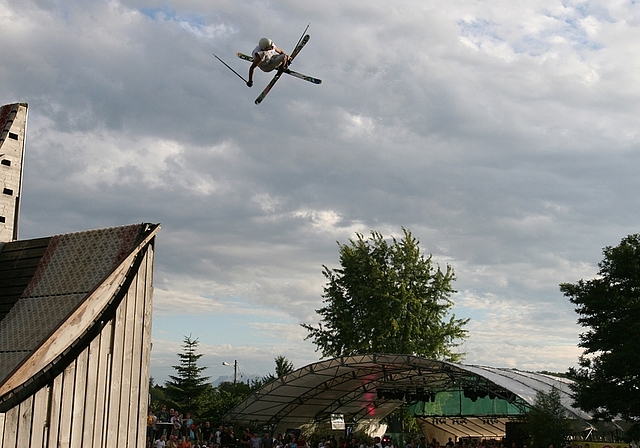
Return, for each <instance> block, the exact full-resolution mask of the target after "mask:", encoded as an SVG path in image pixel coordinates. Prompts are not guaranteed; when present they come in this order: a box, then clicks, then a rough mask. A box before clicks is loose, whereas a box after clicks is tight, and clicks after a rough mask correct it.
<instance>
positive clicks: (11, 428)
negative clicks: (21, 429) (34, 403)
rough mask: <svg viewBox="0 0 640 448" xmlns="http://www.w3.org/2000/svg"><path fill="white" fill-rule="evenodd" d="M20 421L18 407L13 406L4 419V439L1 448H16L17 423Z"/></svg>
mask: <svg viewBox="0 0 640 448" xmlns="http://www.w3.org/2000/svg"><path fill="white" fill-rule="evenodd" d="M19 420H20V406H14V407H12V408H11V409H9V410H8V411H7V413H6V414H5V417H4V438H3V439H2V448H18V443H17V442H18V421H19Z"/></svg>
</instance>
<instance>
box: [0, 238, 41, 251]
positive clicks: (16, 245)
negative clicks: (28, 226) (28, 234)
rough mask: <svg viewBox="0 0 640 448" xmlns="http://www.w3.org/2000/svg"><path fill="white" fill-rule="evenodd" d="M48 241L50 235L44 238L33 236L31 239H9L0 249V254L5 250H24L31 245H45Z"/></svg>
mask: <svg viewBox="0 0 640 448" xmlns="http://www.w3.org/2000/svg"><path fill="white" fill-rule="evenodd" d="M50 241H51V237H50V236H47V237H44V238H35V239H33V240H20V241H11V242H10V243H6V244H5V245H4V246H2V251H0V254H4V253H5V252H15V251H20V250H25V249H29V248H31V247H47V246H48V245H49V242H50Z"/></svg>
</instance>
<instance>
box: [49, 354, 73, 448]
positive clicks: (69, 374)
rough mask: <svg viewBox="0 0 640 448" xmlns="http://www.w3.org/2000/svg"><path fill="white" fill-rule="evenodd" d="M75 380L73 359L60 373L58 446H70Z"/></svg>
mask: <svg viewBox="0 0 640 448" xmlns="http://www.w3.org/2000/svg"><path fill="white" fill-rule="evenodd" d="M75 382H76V362H75V360H74V361H73V362H72V363H71V364H70V365H69V366H68V367H67V368H66V369H65V370H64V372H63V374H62V399H61V401H60V425H59V429H58V445H57V446H58V448H70V446H71V421H72V420H71V418H72V417H73V386H74V384H75ZM54 446H55V445H54Z"/></svg>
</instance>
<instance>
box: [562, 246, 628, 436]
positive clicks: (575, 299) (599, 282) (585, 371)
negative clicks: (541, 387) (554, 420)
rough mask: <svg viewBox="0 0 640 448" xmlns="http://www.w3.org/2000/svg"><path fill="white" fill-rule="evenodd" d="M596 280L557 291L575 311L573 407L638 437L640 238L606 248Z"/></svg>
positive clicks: (572, 371) (567, 284)
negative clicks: (621, 424)
mask: <svg viewBox="0 0 640 448" xmlns="http://www.w3.org/2000/svg"><path fill="white" fill-rule="evenodd" d="M603 254H604V258H603V260H602V261H601V262H600V263H599V264H598V266H599V268H600V269H599V271H598V277H597V278H594V279H592V280H586V281H585V280H580V281H578V283H575V284H571V283H563V284H561V285H560V290H561V291H562V292H563V293H564V295H565V296H566V297H568V298H569V300H570V301H571V303H574V304H575V305H576V313H578V315H579V318H578V323H579V324H580V325H582V326H583V327H585V328H586V329H587V330H586V331H585V332H584V333H582V334H581V335H580V342H579V344H578V345H579V346H580V347H582V348H583V349H584V351H583V353H582V355H581V356H580V359H579V361H578V362H579V367H578V368H577V369H570V370H569V375H570V377H571V378H572V379H573V380H574V381H575V384H574V386H573V387H572V389H573V392H574V394H575V404H576V405H577V406H578V407H580V408H581V409H584V410H585V411H588V412H591V413H593V415H594V416H595V417H597V418H603V419H607V420H611V419H612V418H615V417H622V418H623V419H626V420H628V421H630V422H632V423H633V425H632V427H631V429H630V431H629V434H628V435H629V437H631V438H633V439H634V440H637V437H640V375H638V372H640V351H638V349H637V346H636V343H637V341H638V340H639V339H640V325H639V322H640V234H634V235H629V236H627V237H625V238H623V239H622V241H621V242H620V244H619V245H618V246H616V247H611V246H608V247H605V248H604V250H603Z"/></svg>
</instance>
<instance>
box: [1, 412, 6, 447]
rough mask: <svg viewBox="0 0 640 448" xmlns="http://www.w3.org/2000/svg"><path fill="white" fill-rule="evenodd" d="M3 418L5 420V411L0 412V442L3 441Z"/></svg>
mask: <svg viewBox="0 0 640 448" xmlns="http://www.w3.org/2000/svg"><path fill="white" fill-rule="evenodd" d="M4 420H5V413H4V412H1V413H0V443H1V442H3V440H4ZM0 446H4V444H0Z"/></svg>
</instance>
